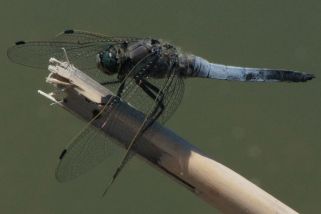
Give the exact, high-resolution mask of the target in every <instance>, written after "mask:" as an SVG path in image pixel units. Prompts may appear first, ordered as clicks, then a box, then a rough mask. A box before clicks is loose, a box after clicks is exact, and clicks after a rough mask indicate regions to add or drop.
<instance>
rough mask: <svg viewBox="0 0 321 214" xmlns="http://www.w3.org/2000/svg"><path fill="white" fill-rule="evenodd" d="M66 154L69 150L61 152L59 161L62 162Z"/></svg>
mask: <svg viewBox="0 0 321 214" xmlns="http://www.w3.org/2000/svg"><path fill="white" fill-rule="evenodd" d="M66 153H67V149H64V150H63V151H62V152H61V154H60V155H59V159H60V160H61V159H62V158H63V157H64V156H65V154H66Z"/></svg>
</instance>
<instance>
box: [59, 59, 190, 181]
mask: <svg viewBox="0 0 321 214" xmlns="http://www.w3.org/2000/svg"><path fill="white" fill-rule="evenodd" d="M158 60H159V56H157V55H151V56H150V57H147V58H146V59H144V60H142V61H141V62H140V63H139V64H138V65H136V66H135V68H134V69H133V70H132V71H131V72H132V73H131V75H129V76H127V77H126V78H125V84H124V89H123V93H122V99H123V100H125V101H126V102H128V103H129V104H130V105H132V106H134V107H135V108H137V109H138V110H139V111H141V112H143V113H144V114H145V115H146V118H147V119H149V118H153V115H152V114H151V113H152V112H153V109H155V108H157V102H156V101H155V100H154V99H153V98H151V97H150V96H148V95H147V94H146V93H145V92H144V91H143V90H142V88H141V87H140V86H138V84H136V82H135V80H134V79H133V78H132V76H134V75H135V74H138V73H140V72H142V71H148V69H147V68H148V67H151V66H152V65H154V64H157V62H158ZM164 73H165V76H166V78H162V79H153V78H151V77H150V75H149V73H148V72H147V73H145V74H144V76H145V78H146V80H148V81H149V82H150V83H151V84H153V85H154V86H155V87H157V88H158V89H159V94H157V96H160V94H161V93H162V94H163V104H164V106H165V109H164V111H163V112H162V114H161V116H160V117H159V119H160V120H161V121H162V122H164V121H166V119H168V118H169V117H170V116H171V114H172V113H173V112H174V111H175V110H176V109H177V107H178V105H179V103H180V102H181V99H182V96H183V92H184V84H183V80H182V79H181V78H180V77H179V76H177V75H176V72H175V69H174V67H171V69H169V70H168V71H164ZM116 86H117V87H115V91H114V93H116V92H117V90H118V87H119V84H116ZM108 87H109V86H108ZM104 120H106V122H105V124H107V125H108V126H110V127H112V128H113V129H114V128H115V129H116V128H117V127H115V125H114V124H111V121H110V120H109V118H104ZM145 121H147V120H145ZM89 127H90V124H89V125H88V128H87V129H85V131H84V132H83V133H81V134H80V135H79V136H78V137H77V138H76V139H75V140H74V141H73V142H72V143H71V144H70V146H69V147H68V148H67V149H66V150H65V152H63V153H62V154H63V155H62V156H61V157H62V158H61V160H60V163H59V165H58V168H57V170H56V177H57V179H58V180H59V181H68V180H71V179H74V178H76V177H78V176H80V175H81V174H84V173H85V172H87V171H89V170H90V169H92V168H94V167H95V166H96V165H98V164H99V163H100V162H102V161H103V160H104V159H105V158H107V157H108V156H109V154H110V153H108V145H109V142H112V141H113V140H112V138H109V137H106V136H104V137H103V138H102V140H99V139H97V138H99V136H101V133H99V132H100V130H99V129H94V130H93V129H92V128H89ZM144 128H145V124H142V125H141V129H139V127H138V128H137V132H135V133H134V135H133V136H131V137H130V138H132V139H133V141H136V140H137V139H136V138H135V136H138V137H139V136H140V134H141V132H142V131H143V130H144ZM126 134H129V133H126ZM132 134H133V133H132ZM122 152H126V155H125V156H124V155H123V156H122V155H120V154H121V152H117V154H116V155H117V156H118V157H124V158H123V160H122V161H121V164H120V166H119V167H118V168H116V167H117V164H113V165H112V166H111V167H110V168H109V169H108V172H111V171H112V169H115V170H114V171H115V172H116V173H115V174H114V176H112V182H113V181H114V180H115V179H116V177H117V176H118V174H119V173H120V171H121V170H122V168H123V167H124V166H125V165H126V163H127V161H128V160H129V159H130V157H132V154H133V153H132V152H131V150H130V148H128V151H124V150H122ZM113 163H115V162H113ZM118 163H119V162H118ZM108 174H109V173H108Z"/></svg>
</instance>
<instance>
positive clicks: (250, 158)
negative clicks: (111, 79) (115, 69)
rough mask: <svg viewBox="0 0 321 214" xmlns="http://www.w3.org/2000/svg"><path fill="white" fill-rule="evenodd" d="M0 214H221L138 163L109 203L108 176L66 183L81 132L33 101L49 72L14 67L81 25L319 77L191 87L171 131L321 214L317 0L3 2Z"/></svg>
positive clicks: (191, 83)
mask: <svg viewBox="0 0 321 214" xmlns="http://www.w3.org/2000/svg"><path fill="white" fill-rule="evenodd" d="M1 6H2V7H1V8H0V14H1V15H0V16H1V19H0V24H1V26H2V30H1V40H0V46H1V50H2V54H1V55H0V60H1V72H0V81H1V90H0V96H1V98H2V100H1V105H0V108H1V116H0V117H1V119H0V128H1V135H0V142H1V144H0V186H1V190H2V191H1V195H0V212H1V213H9V212H10V213H79V214H80V213H107V212H108V213H183V212H184V213H196V212H197V213H204V214H205V213H213V208H211V207H210V206H208V205H207V204H206V203H204V202H202V201H200V200H199V199H197V198H196V197H194V195H193V194H191V193H190V192H188V191H187V190H186V189H184V188H183V187H181V186H179V185H177V184H176V183H174V182H173V181H172V180H171V179H168V178H167V177H166V176H164V175H163V174H161V173H159V172H157V171H155V170H154V169H152V168H150V167H149V166H148V165H146V164H145V163H143V162H142V161H140V160H138V159H134V160H133V161H132V162H130V164H129V165H128V167H127V168H126V170H124V172H123V173H122V175H121V176H120V179H119V180H118V181H117V183H116V184H115V185H114V186H113V188H112V190H111V191H110V194H109V195H107V197H105V198H103V199H101V198H100V194H101V192H102V190H103V187H104V185H105V183H106V177H105V176H104V167H107V165H108V163H106V164H107V165H106V164H105V165H104V164H103V165H101V166H99V167H98V168H97V169H95V170H94V171H92V172H90V173H89V174H86V175H85V176H83V177H80V178H79V179H77V180H75V181H73V182H70V183H66V184H59V183H58V182H57V181H56V180H55V179H54V169H55V167H56V164H57V159H58V155H59V153H60V151H61V149H62V148H63V147H64V145H65V143H66V142H67V141H68V140H69V139H70V138H71V137H72V136H73V135H74V134H75V133H77V131H78V130H79V129H80V128H81V127H82V126H83V123H81V122H80V121H79V120H78V119H77V118H74V117H73V116H72V115H70V114H68V113H67V112H65V111H63V110H62V109H59V108H57V107H51V106H49V103H48V101H47V100H45V99H44V98H43V97H40V96H39V95H37V93H36V90H37V89H46V90H49V88H48V86H47V85H46V84H45V81H44V80H45V77H46V75H47V74H48V73H47V71H40V70H33V69H31V68H26V67H22V66H18V65H15V64H12V63H11V62H9V60H8V59H7V57H6V53H5V51H6V48H7V47H9V46H10V45H12V44H13V42H15V41H17V40H21V39H25V40H37V39H44V38H50V37H52V36H53V35H55V34H56V33H58V32H60V31H62V30H64V29H66V28H75V29H82V30H88V31H94V32H100V33H104V34H108V35H129V36H153V37H156V38H162V39H165V40H169V41H171V42H173V43H174V44H176V45H177V46H180V47H182V48H183V50H185V51H188V52H191V53H194V54H196V55H200V56H202V57H205V58H207V59H208V60H210V61H213V62H217V63H225V64H232V65H241V66H242V65H243V66H253V67H272V68H273V67H274V68H287V69H294V70H300V71H307V72H311V73H314V74H315V75H316V76H317V79H315V80H313V81H311V82H309V83H304V84H244V83H239V82H226V81H215V80H204V79H202V80H201V79H194V80H187V81H186V91H185V96H184V100H183V103H182V104H181V106H180V108H179V110H178V111H177V112H176V114H175V115H174V116H173V117H172V119H171V120H170V121H169V122H168V124H167V125H168V126H169V127H170V128H171V129H173V130H175V131H176V132H177V134H179V135H180V136H182V137H184V138H185V139H187V140H188V141H190V142H191V143H193V144H195V145H196V146H198V147H199V148H201V149H202V150H203V151H205V152H206V153H207V154H209V155H210V156H211V157H213V158H214V159H216V160H218V161H219V162H221V163H223V164H225V165H227V166H229V167H230V168H232V169H234V170H235V171H237V172H239V173H241V174H242V175H243V176H245V177H247V178H248V179H250V180H251V181H253V182H255V183H256V184H258V185H259V186H261V187H262V188H263V189H265V190H267V191H268V192H269V193H271V194H272V195H274V196H276V197H277V198H279V199H280V200H282V201H283V202H284V203H286V204H288V205H289V206H291V207H293V208H294V209H296V210H298V211H300V212H302V213H317V212H318V211H319V210H320V208H321V207H320V202H319V201H320V199H319V196H320V194H321V182H320V180H321V167H320V165H319V163H320V160H321V143H320V139H321V131H320V128H321V120H320V119H321V112H320V109H321V100H320V91H321V90H320V87H321V82H320V78H321V72H320V70H321V61H320V53H321V28H320V20H321V15H320V11H321V2H320V1H317V0H308V1H299V0H283V1H276V0H271V1H253V0H244V1H222V0H204V1H196V0H191V1H170V0H164V1H156V0H148V1H147V0H137V1H123V0H117V1H116V0H105V1H103V0H93V1H82V0H78V1H74V0H71V1H43V0H30V1H20V0H10V1H9V0H1Z"/></svg>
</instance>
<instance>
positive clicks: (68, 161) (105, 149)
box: [55, 108, 124, 182]
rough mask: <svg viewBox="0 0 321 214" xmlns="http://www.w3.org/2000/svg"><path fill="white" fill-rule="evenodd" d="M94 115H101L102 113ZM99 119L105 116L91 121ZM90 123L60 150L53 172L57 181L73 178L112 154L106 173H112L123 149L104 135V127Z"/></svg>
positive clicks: (106, 110)
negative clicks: (57, 162) (97, 126)
mask: <svg viewBox="0 0 321 214" xmlns="http://www.w3.org/2000/svg"><path fill="white" fill-rule="evenodd" d="M108 110H109V109H108V108H104V110H102V112H101V113H103V112H108ZM107 115H108V114H107ZM96 117H97V118H99V117H102V114H99V115H97V116H96ZM99 120H101V121H103V120H105V118H100V119H97V120H96V119H95V120H92V121H91V123H95V122H97V121H99ZM91 123H90V124H87V125H86V126H85V129H84V130H83V131H82V132H80V133H79V134H78V135H77V136H76V137H75V138H74V139H73V140H72V141H71V143H70V144H69V145H68V146H67V148H66V149H64V150H63V151H62V153H61V155H60V157H59V164H58V166H57V168H56V172H55V176H56V179H57V180H58V181H59V182H66V181H70V180H73V179H75V178H77V177H79V176H80V175H82V174H84V173H86V172H88V171H90V170H91V169H93V168H94V167H96V166H97V165H99V164H100V163H102V162H103V161H104V160H105V159H106V158H108V157H111V156H114V157H113V158H112V159H111V160H113V161H110V164H109V167H108V168H107V169H106V173H110V174H112V173H113V171H114V170H115V169H116V166H117V162H118V159H120V157H121V155H122V153H124V151H123V150H121V148H118V146H116V143H115V140H114V139H113V138H111V137H109V136H107V135H105V134H104V133H103V132H102V131H101V130H100V129H103V128H104V127H103V126H101V127H100V128H96V127H94V126H91ZM102 124H105V123H102ZM115 159H116V160H115ZM112 163H114V164H112Z"/></svg>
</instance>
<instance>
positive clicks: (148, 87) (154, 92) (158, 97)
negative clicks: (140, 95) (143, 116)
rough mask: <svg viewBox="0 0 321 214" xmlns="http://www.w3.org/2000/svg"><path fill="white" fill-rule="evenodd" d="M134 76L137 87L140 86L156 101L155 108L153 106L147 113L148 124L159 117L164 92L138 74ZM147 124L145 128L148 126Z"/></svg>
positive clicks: (163, 106)
mask: <svg viewBox="0 0 321 214" xmlns="http://www.w3.org/2000/svg"><path fill="white" fill-rule="evenodd" d="M134 78H135V81H136V84H137V85H138V86H139V87H141V88H142V89H143V91H144V92H145V93H146V94H147V95H148V96H149V97H150V98H152V99H153V100H155V102H156V108H154V110H153V111H152V112H151V114H150V115H149V119H151V122H150V124H149V125H151V124H152V123H153V122H154V121H155V120H157V119H158V118H159V116H160V115H161V114H162V113H163V111H164V109H165V105H164V103H163V98H164V93H163V92H162V91H161V90H159V88H157V87H156V86H154V85H153V84H151V83H150V82H148V81H147V80H146V79H144V78H142V77H140V76H137V77H134ZM149 125H148V126H147V127H146V128H148V127H149Z"/></svg>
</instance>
